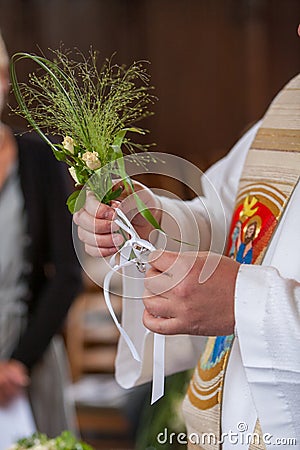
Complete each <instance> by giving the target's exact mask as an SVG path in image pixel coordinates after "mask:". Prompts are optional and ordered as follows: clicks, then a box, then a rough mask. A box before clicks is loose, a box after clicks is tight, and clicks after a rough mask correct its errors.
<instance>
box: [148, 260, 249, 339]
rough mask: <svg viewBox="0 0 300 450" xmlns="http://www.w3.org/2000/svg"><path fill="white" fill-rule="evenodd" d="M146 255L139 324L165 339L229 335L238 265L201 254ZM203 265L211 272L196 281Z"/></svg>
mask: <svg viewBox="0 0 300 450" xmlns="http://www.w3.org/2000/svg"><path fill="white" fill-rule="evenodd" d="M150 256H151V259H150V261H149V263H150V265H151V268H150V269H149V270H148V271H147V273H146V279H145V292H144V298H143V301H144V305H145V311H144V317H143V322H144V325H145V326H146V327H147V328H148V329H149V330H151V331H153V332H155V333H160V334H167V335H168V334H192V335H202V336H218V335H219V336H223V335H224V336H225V335H228V334H232V333H233V330H234V324H235V319H234V292H235V282H236V277H237V273H238V270H239V267H240V264H239V263H237V262H236V261H234V260H232V259H230V258H227V257H226V256H220V255H217V254H213V253H209V254H208V253H206V252H198V253H196V252H187V253H183V254H178V253H174V252H168V251H165V252H162V253H161V252H159V251H155V252H152V253H151V255H150ZM207 257H209V259H208V260H207ZM206 261H208V263H209V264H208V266H210V267H212V268H214V269H215V270H212V271H211V275H210V276H208V277H207V279H206V281H204V282H203V283H202V282H199V275H200V273H201V271H202V269H203V267H204V264H205V262H206ZM206 267H207V266H206Z"/></svg>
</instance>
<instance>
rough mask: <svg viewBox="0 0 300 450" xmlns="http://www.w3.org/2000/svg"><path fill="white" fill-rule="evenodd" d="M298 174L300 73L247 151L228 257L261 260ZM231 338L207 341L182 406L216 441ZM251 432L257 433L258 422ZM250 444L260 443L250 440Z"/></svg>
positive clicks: (191, 424) (209, 449)
mask: <svg viewBox="0 0 300 450" xmlns="http://www.w3.org/2000/svg"><path fill="white" fill-rule="evenodd" d="M299 174H300V75H298V76H297V77H295V78H294V79H293V80H291V81H290V82H289V83H288V84H287V85H286V86H285V88H284V89H283V90H282V91H281V92H280V93H279V94H278V95H277V96H276V98H275V99H274V101H273V102H272V104H271V105H270V107H269V109H268V111H267V112H266V114H265V116H264V118H263V121H262V124H261V126H260V128H259V129H258V131H257V134H256V136H255V138H254V141H253V143H252V145H251V148H250V150H249V152H248V155H247V158H246V162H245V166H244V168H243V173H242V176H241V179H240V183H239V189H238V195H237V198H236V204H235V209H234V213H233V216H232V223H231V226H230V230H229V235H228V247H227V252H226V254H227V256H229V257H231V258H234V259H236V260H237V261H239V262H240V263H242V264H261V262H262V260H263V257H264V255H265V252H266V250H267V248H268V245H269V243H270V241H271V239H272V235H273V233H274V231H275V229H276V226H277V224H278V222H279V220H280V218H281V216H282V213H283V211H284V209H285V206H286V205H287V203H288V200H289V198H290V196H291V195H292V193H293V190H294V188H295V186H296V184H297V181H298V179H299ZM233 339H234V336H233V335H231V336H218V337H210V338H209V339H208V342H207V345H206V348H205V351H204V353H203V355H202V356H201V358H200V360H199V362H198V365H197V367H196V368H195V371H194V375H193V377H192V380H191V382H190V385H189V388H188V391H187V395H186V398H185V400H184V404H183V409H184V413H185V416H186V422H187V429H188V434H190V433H195V435H196V434H197V435H201V434H202V433H212V434H213V435H214V436H216V437H217V440H219V437H220V435H221V405H222V392H223V385H224V376H225V373H226V366H227V362H228V358H229V355H230V350H231V347H232V343H233ZM251 431H252V430H249V432H251ZM266 431H267V430H266ZM255 432H259V433H261V430H260V425H259V422H257V424H256V429H255ZM260 441H261V442H262V440H260ZM189 448H193V449H196V448H198V449H199V448H203V449H205V450H217V449H218V450H219V449H220V448H221V445H220V444H218V443H216V444H208V443H205V444H203V442H202V440H201V445H198V443H195V444H192V443H189ZM249 448H250V449H263V448H265V447H264V445H263V444H262V443H261V444H260V445H256V444H254V443H252V444H251V445H250V447H249Z"/></svg>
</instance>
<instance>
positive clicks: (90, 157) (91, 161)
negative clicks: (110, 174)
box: [82, 152, 101, 170]
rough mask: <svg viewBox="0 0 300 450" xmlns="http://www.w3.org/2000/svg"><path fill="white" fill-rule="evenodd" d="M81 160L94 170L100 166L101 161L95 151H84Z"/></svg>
mask: <svg viewBox="0 0 300 450" xmlns="http://www.w3.org/2000/svg"><path fill="white" fill-rule="evenodd" d="M82 160H83V161H84V162H85V164H86V166H87V167H88V168H89V169H91V170H96V169H99V168H100V167H101V161H100V160H99V158H98V153H97V152H85V153H84V154H83V155H82Z"/></svg>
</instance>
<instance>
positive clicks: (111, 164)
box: [10, 50, 160, 229]
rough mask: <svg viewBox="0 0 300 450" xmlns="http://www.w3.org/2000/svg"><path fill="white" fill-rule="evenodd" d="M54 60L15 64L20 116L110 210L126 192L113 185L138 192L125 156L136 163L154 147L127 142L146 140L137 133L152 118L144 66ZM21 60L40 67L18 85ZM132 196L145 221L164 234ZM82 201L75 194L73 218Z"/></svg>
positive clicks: (64, 55)
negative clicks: (115, 180)
mask: <svg viewBox="0 0 300 450" xmlns="http://www.w3.org/2000/svg"><path fill="white" fill-rule="evenodd" d="M52 53H53V55H54V58H53V60H49V59H47V58H45V57H44V56H38V55H34V54H29V53H23V52H20V53H16V54H15V55H14V56H13V57H12V61H11V66H10V73H11V81H12V87H13V92H14V94H15V97H16V100H17V102H18V107H17V108H16V109H15V112H16V113H17V114H19V115H20V116H22V117H24V118H25V119H26V120H27V121H28V123H29V126H30V127H31V128H32V129H34V130H35V131H37V133H38V134H39V135H40V136H41V137H42V138H43V139H44V140H45V141H46V142H47V143H48V144H49V145H50V147H51V148H52V151H53V153H54V155H55V156H56V158H57V159H58V160H59V161H64V162H65V163H67V164H68V165H69V166H70V168H69V171H70V173H71V175H72V177H73V179H74V180H75V184H76V186H77V187H82V186H84V185H87V186H88V188H89V189H91V190H92V191H93V192H94V193H95V195H96V197H97V198H98V200H99V201H101V202H103V203H106V204H109V203H110V202H111V201H112V200H114V199H115V198H117V197H118V196H119V195H120V193H121V191H122V189H121V188H118V189H114V186H113V181H112V178H113V177H117V178H120V179H121V180H122V181H123V184H124V186H125V188H128V189H130V190H131V191H134V189H133V184H132V182H131V180H130V178H129V177H128V175H127V173H126V170H125V164H124V160H123V156H124V153H129V154H132V155H133V157H134V154H135V152H136V151H139V150H147V148H148V147H149V144H141V143H136V142H134V141H133V140H131V139H130V137H128V134H129V133H131V134H132V133H134V134H140V135H142V134H145V133H146V132H147V130H144V129H142V128H138V127H136V126H134V125H135V123H136V122H138V121H139V120H141V119H143V118H145V117H147V116H149V115H151V114H152V112H150V111H149V109H148V107H149V105H151V104H153V103H154V101H155V97H154V96H153V95H152V94H151V90H152V87H151V86H150V85H149V75H148V73H147V70H146V68H145V62H144V61H139V62H134V63H133V64H131V65H130V66H129V67H126V66H119V65H117V64H113V63H112V59H107V60H106V61H105V63H104V64H103V65H102V67H101V69H98V66H97V53H96V52H93V51H91V52H90V55H89V57H88V58H85V57H84V56H83V55H82V54H81V53H79V55H80V61H75V60H73V59H71V58H70V52H69V51H66V52H63V51H62V50H53V51H52ZM22 60H31V61H33V62H34V63H36V64H37V65H38V70H37V72H33V73H30V74H29V78H28V81H27V82H26V83H25V82H22V83H19V81H18V78H17V74H16V64H17V63H19V62H20V61H22ZM49 134H55V135H58V136H61V142H60V143H58V144H56V143H53V142H52V141H51V140H50V139H49V138H48V135H49ZM81 192H82V195H80V194H81ZM134 195H135V198H136V201H137V206H138V209H139V211H140V212H141V214H142V215H143V216H144V217H145V218H146V219H147V220H148V221H150V222H151V223H152V225H153V226H154V227H155V228H159V229H160V226H159V224H158V223H157V222H156V220H155V218H154V217H153V216H152V214H151V213H150V211H149V210H148V209H147V207H146V206H145V205H144V204H143V202H142V201H141V200H140V198H139V197H138V196H137V195H136V194H135V193H134ZM84 201H85V190H81V189H77V190H75V192H73V194H71V196H70V197H69V199H68V201H67V204H68V207H69V209H70V211H71V212H72V213H73V212H75V211H76V210H78V209H80V208H81V207H82V206H83V204H84Z"/></svg>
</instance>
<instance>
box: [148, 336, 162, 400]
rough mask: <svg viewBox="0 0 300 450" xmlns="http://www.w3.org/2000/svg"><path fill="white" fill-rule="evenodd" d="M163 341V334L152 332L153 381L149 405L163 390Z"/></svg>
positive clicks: (159, 396)
mask: <svg viewBox="0 0 300 450" xmlns="http://www.w3.org/2000/svg"><path fill="white" fill-rule="evenodd" d="M165 343H166V337H165V336H164V335H163V334H157V333H154V343H153V381H152V397H151V405H153V403H155V402H156V401H157V400H159V399H160V398H161V397H163V395H164V390H165Z"/></svg>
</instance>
